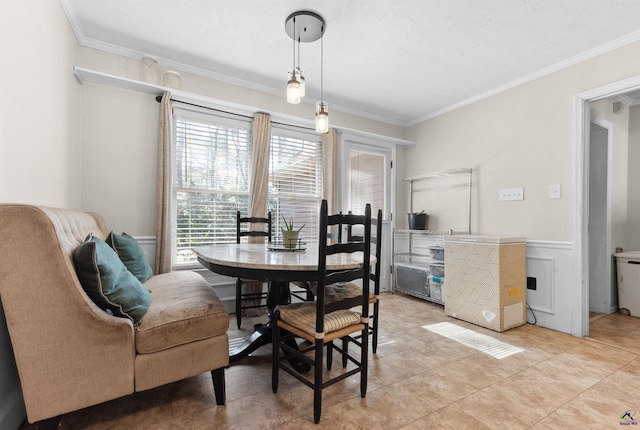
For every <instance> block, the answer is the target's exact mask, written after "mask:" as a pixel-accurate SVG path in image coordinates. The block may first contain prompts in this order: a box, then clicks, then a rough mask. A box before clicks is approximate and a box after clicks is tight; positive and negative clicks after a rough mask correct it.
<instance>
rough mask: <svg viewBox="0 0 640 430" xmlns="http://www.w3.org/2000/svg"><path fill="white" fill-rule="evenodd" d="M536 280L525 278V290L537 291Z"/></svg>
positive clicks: (529, 277)
mask: <svg viewBox="0 0 640 430" xmlns="http://www.w3.org/2000/svg"><path fill="white" fill-rule="evenodd" d="M537 289H538V285H537V280H536V278H534V277H532V276H527V290H537Z"/></svg>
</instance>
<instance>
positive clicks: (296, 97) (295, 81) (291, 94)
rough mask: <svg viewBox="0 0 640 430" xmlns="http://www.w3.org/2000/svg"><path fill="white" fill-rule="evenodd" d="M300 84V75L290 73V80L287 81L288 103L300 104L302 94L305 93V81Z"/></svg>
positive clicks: (294, 72) (293, 72)
mask: <svg viewBox="0 0 640 430" xmlns="http://www.w3.org/2000/svg"><path fill="white" fill-rule="evenodd" d="M302 82H303V84H302V85H301V84H300V79H299V75H298V73H297V72H296V71H295V70H293V71H291V72H289V80H288V81H287V101H288V102H289V103H291V104H298V103H300V99H301V98H302V95H303V94H302V92H303V91H304V81H302Z"/></svg>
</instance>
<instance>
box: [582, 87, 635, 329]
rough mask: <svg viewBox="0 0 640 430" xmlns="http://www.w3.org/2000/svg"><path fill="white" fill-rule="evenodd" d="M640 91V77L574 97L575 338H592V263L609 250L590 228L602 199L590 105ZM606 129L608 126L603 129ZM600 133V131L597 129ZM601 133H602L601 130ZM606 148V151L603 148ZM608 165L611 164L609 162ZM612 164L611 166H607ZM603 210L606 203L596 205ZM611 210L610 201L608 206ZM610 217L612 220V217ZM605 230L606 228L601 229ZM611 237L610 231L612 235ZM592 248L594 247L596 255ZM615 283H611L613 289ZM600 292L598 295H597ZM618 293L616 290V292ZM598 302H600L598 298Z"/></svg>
mask: <svg viewBox="0 0 640 430" xmlns="http://www.w3.org/2000/svg"><path fill="white" fill-rule="evenodd" d="M638 90H640V76H636V77H633V78H629V79H625V80H624V81H619V82H615V83H612V84H609V85H605V86H603V87H599V88H595V89H593V90H589V91H585V92H582V93H580V94H577V95H576V96H575V97H574V122H573V124H574V136H573V137H574V139H573V141H574V156H573V159H574V181H573V184H574V187H573V195H574V196H575V197H574V199H573V214H574V224H573V237H574V250H573V262H574V274H575V278H574V279H575V283H573V284H572V286H571V289H572V295H573V297H575V298H576V300H575V302H574V305H573V307H572V320H571V332H572V334H573V335H574V336H579V337H585V336H588V335H589V310H590V295H591V294H592V291H591V284H592V283H597V282H599V281H596V280H595V278H594V279H593V280H592V279H591V274H590V270H591V264H592V263H593V261H592V260H595V259H596V255H597V253H598V252H602V253H604V252H605V251H602V250H597V249H595V243H592V242H597V240H596V239H595V238H592V237H591V236H590V227H589V222H590V221H592V222H593V221H594V219H593V217H590V210H591V207H590V205H591V203H592V202H591V200H592V199H595V200H596V201H597V200H598V197H597V196H596V192H595V191H594V195H593V196H592V193H591V186H592V185H591V184H590V181H591V180H592V177H591V170H592V166H591V165H590V158H591V156H592V155H591V149H592V148H591V145H590V138H591V115H590V109H589V104H590V103H591V102H596V101H598V100H602V99H605V98H608V97H614V96H623V95H625V94H630V93H632V92H635V91H638ZM596 125H598V126H600V127H603V125H602V124H596ZM603 128H606V127H603ZM595 131H596V132H598V129H597V128H596V129H595ZM600 131H601V130H600ZM610 142H611V138H610V135H609V137H608V145H610V144H611V143H610ZM599 149H602V148H599ZM607 159H608V160H610V159H611V157H610V156H607ZM607 163H608V162H607ZM607 165H608V164H607ZM611 170H612V169H611V168H610V166H609V165H608V168H607V178H609V175H610V174H611ZM607 184H608V185H607V187H610V184H611V181H610V180H607ZM608 194H609V195H611V191H610V188H609V192H608ZM598 196H600V198H601V193H598ZM594 204H596V205H598V206H599V207H600V208H602V202H600V203H594ZM608 205H609V207H610V202H609V203H608ZM609 218H610V217H609ZM599 222H602V217H600V221H599ZM606 228H607V229H610V228H611V221H610V220H609V221H608V222H607V227H606ZM601 230H602V229H601ZM608 234H609V235H610V234H611V233H610V232H609V233H608ZM610 242H611V241H610V240H609V241H605V243H610ZM591 246H594V250H593V254H592V249H591ZM606 252H608V254H607V257H606V258H605V259H604V261H605V265H606V264H607V263H606V261H607V260H608V264H609V267H611V264H612V252H611V249H609V250H608V251H606ZM611 272H612V269H611V268H610V269H609V279H611V278H612V277H611ZM614 285H615V283H613V284H611V287H609V288H612V287H613V286H614ZM597 291H598V293H596V292H597ZM603 291H604V290H602V291H600V290H599V289H598V288H597V287H596V288H595V289H594V293H593V294H596V295H598V294H601V295H602V297H604V296H606V294H605V293H604V292H603ZM613 293H614V294H615V290H614V291H613ZM594 300H600V299H598V298H595V299H594ZM605 302H606V300H602V303H598V306H599V305H602V307H603V308H605V307H606V303H605ZM615 305H616V303H614V302H613V300H609V303H608V306H609V307H610V308H611V307H612V306H615Z"/></svg>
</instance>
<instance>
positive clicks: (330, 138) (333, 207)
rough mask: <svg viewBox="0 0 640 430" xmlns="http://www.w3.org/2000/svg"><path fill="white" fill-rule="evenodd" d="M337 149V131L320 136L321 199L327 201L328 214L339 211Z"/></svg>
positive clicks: (332, 129)
mask: <svg viewBox="0 0 640 430" xmlns="http://www.w3.org/2000/svg"><path fill="white" fill-rule="evenodd" d="M337 148H338V130H336V129H335V128H331V129H329V132H328V133H325V134H323V135H322V198H323V199H325V200H326V201H327V206H328V210H329V213H330V214H335V213H338V211H339V208H338V184H337V174H338V166H337Z"/></svg>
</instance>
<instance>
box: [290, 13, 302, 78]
mask: <svg viewBox="0 0 640 430" xmlns="http://www.w3.org/2000/svg"><path fill="white" fill-rule="evenodd" d="M298 50H300V44H298ZM295 69H296V17H295V16H294V17H293V67H291V70H293V71H294V74H293V76H294V77H295Z"/></svg>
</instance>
